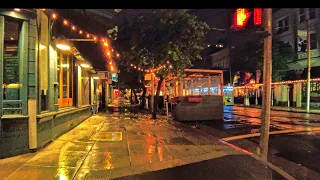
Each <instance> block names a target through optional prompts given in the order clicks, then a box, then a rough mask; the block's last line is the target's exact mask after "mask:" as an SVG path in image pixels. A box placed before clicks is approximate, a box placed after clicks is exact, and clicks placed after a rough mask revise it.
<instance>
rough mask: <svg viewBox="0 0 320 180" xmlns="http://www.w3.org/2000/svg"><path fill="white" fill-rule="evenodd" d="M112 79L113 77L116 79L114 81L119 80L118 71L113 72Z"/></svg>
mask: <svg viewBox="0 0 320 180" xmlns="http://www.w3.org/2000/svg"><path fill="white" fill-rule="evenodd" d="M111 79H112V81H114V82H118V74H117V73H112V75H111Z"/></svg>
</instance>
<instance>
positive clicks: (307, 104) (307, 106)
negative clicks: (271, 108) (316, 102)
mask: <svg viewBox="0 0 320 180" xmlns="http://www.w3.org/2000/svg"><path fill="white" fill-rule="evenodd" d="M306 28H307V61H308V62H307V70H308V75H307V98H306V99H307V102H306V112H307V113H309V111H310V78H311V58H310V25H309V15H308V13H306Z"/></svg>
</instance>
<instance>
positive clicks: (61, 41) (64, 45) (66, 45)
mask: <svg viewBox="0 0 320 180" xmlns="http://www.w3.org/2000/svg"><path fill="white" fill-rule="evenodd" d="M70 41H97V40H95V39H66V38H64V37H60V38H57V39H55V40H54V42H55V44H56V47H57V48H58V49H60V50H62V51H69V50H70V49H71V43H70Z"/></svg>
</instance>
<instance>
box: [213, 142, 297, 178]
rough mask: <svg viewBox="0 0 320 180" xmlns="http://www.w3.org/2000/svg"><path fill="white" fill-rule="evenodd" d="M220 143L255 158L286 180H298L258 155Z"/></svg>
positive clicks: (229, 144)
mask: <svg viewBox="0 0 320 180" xmlns="http://www.w3.org/2000/svg"><path fill="white" fill-rule="evenodd" d="M219 141H220V142H221V143H223V144H226V145H228V146H230V147H232V148H234V149H236V150H240V151H242V152H243V153H245V154H247V155H249V156H251V157H253V158H255V159H256V160H257V161H259V162H260V163H262V164H264V165H266V166H268V167H269V168H270V169H272V170H274V171H276V172H277V173H279V174H280V175H281V176H282V177H284V178H286V179H288V180H296V178H294V177H293V176H291V175H290V174H289V173H287V172H286V171H284V170H282V169H281V168H280V167H278V166H275V165H274V164H272V163H270V162H265V161H263V160H261V158H260V157H259V156H257V155H256V154H254V153H252V152H249V151H247V150H245V149H242V148H240V147H238V146H236V145H233V144H231V143H228V142H226V141H224V140H222V139H220V140H219Z"/></svg>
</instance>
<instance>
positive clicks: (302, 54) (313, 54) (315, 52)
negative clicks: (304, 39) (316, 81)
mask: <svg viewBox="0 0 320 180" xmlns="http://www.w3.org/2000/svg"><path fill="white" fill-rule="evenodd" d="M318 56H319V52H318V49H312V50H311V51H310V57H311V58H313V57H318ZM306 58H307V52H298V60H301V59H306Z"/></svg>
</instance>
